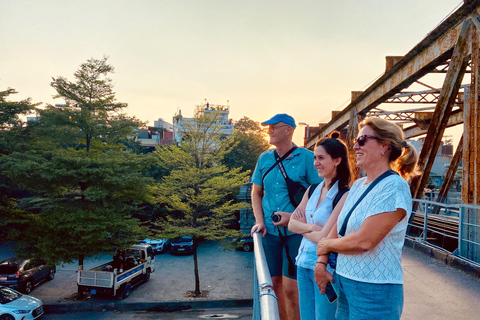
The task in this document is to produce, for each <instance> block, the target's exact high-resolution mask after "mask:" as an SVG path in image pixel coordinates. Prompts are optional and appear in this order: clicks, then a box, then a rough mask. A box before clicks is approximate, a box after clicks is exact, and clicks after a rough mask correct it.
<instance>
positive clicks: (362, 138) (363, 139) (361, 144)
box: [353, 134, 382, 147]
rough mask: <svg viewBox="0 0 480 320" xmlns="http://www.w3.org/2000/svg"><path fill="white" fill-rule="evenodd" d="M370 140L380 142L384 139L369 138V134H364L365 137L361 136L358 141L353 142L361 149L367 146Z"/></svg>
mask: <svg viewBox="0 0 480 320" xmlns="http://www.w3.org/2000/svg"><path fill="white" fill-rule="evenodd" d="M368 139H377V140H379V141H381V140H382V139H380V138H379V137H375V136H369V135H367V134H364V135H363V136H360V137H358V138H357V139H355V140H353V144H355V143H358V145H359V146H360V147H363V146H364V145H365V143H366V142H367V140H368Z"/></svg>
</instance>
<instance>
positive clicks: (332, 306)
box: [297, 266, 337, 320]
mask: <svg viewBox="0 0 480 320" xmlns="http://www.w3.org/2000/svg"><path fill="white" fill-rule="evenodd" d="M297 285H298V297H299V301H300V318H301V319H302V320H314V319H315V320H334V319H335V312H336V310H337V301H334V302H333V303H330V302H329V301H328V299H327V297H326V296H325V295H324V294H321V293H320V290H319V289H318V286H317V284H316V283H315V280H314V278H313V270H311V269H307V268H302V267H299V266H297ZM335 289H336V288H335Z"/></svg>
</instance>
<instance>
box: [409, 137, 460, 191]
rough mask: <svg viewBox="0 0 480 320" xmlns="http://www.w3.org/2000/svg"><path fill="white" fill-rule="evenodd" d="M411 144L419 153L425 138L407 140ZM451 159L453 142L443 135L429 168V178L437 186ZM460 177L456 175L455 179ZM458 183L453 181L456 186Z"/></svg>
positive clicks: (443, 177)
mask: <svg viewBox="0 0 480 320" xmlns="http://www.w3.org/2000/svg"><path fill="white" fill-rule="evenodd" d="M409 142H410V143H412V144H413V146H414V147H415V149H417V152H418V153H419V154H420V151H421V150H422V147H423V144H424V142H425V138H421V139H418V140H415V141H409ZM452 159H453V144H452V141H451V139H450V137H449V136H444V141H442V142H441V144H440V147H439V148H438V152H437V154H436V155H435V161H434V162H433V166H432V169H431V170H430V175H429V177H430V179H431V181H432V184H433V185H434V186H435V187H436V188H439V187H440V186H441V185H442V184H443V181H444V180H445V175H446V173H447V170H448V167H449V166H450V163H451V162H452ZM457 178H458V179H460V180H461V177H456V178H455V179H456V180H457ZM457 184H458V183H457V182H455V183H454V184H453V185H454V186H456V185H457Z"/></svg>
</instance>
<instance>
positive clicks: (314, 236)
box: [303, 192, 348, 243]
mask: <svg viewBox="0 0 480 320" xmlns="http://www.w3.org/2000/svg"><path fill="white" fill-rule="evenodd" d="M347 196H348V192H346V193H344V194H343V196H342V198H340V201H338V203H337V205H336V206H335V208H334V209H333V211H332V214H331V215H330V217H328V220H327V222H326V223H325V225H324V226H323V228H322V229H320V230H316V231H313V232H310V233H305V234H304V235H303V236H304V237H305V238H307V239H308V240H310V241H312V242H313V243H318V242H319V241H320V239H322V238H325V237H327V236H328V235H329V233H330V230H332V228H333V226H334V225H335V224H336V223H337V219H338V215H339V214H340V211H342V208H343V205H344V203H345V199H347Z"/></svg>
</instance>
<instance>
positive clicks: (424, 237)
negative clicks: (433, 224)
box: [423, 200, 429, 242]
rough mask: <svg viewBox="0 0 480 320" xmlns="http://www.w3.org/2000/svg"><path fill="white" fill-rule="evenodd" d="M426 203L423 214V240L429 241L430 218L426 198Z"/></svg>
mask: <svg viewBox="0 0 480 320" xmlns="http://www.w3.org/2000/svg"><path fill="white" fill-rule="evenodd" d="M424 204H425V206H424V207H425V214H424V216H423V241H425V242H426V241H427V228H428V223H427V220H428V205H429V204H428V203H427V201H426V200H424Z"/></svg>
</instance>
